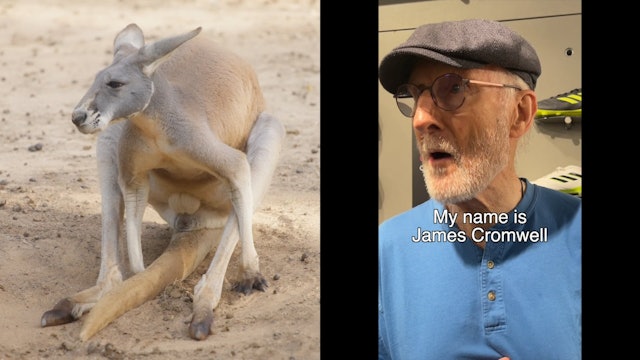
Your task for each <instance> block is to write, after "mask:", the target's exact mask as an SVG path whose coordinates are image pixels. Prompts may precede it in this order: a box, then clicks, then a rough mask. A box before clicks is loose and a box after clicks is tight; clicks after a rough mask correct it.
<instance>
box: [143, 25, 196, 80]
mask: <svg viewBox="0 0 640 360" xmlns="http://www.w3.org/2000/svg"><path fill="white" fill-rule="evenodd" d="M201 30H202V27H198V28H196V29H194V30H191V31H190V32H188V33H186V34H182V35H178V36H173V37H170V38H166V39H162V40H158V41H156V42H154V43H152V44H149V45H146V46H144V47H142V49H140V56H141V61H142V65H143V68H142V71H143V72H144V73H145V74H146V75H147V76H151V74H153V72H154V71H156V69H157V68H158V66H160V64H162V63H163V62H164V61H165V60H167V58H168V57H169V55H170V54H171V52H173V51H174V50H175V49H177V48H178V46H180V45H182V44H184V43H185V42H186V41H188V40H191V39H192V38H193V37H195V36H196V35H198V34H199V33H200V31H201Z"/></svg>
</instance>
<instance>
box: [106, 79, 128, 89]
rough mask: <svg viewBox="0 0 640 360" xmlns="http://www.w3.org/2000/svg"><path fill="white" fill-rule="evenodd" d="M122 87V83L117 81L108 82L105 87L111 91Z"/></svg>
mask: <svg viewBox="0 0 640 360" xmlns="http://www.w3.org/2000/svg"><path fill="white" fill-rule="evenodd" d="M123 85H124V83H121V82H119V81H109V82H108V83H107V86H108V87H110V88H112V89H117V88H119V87H121V86H123Z"/></svg>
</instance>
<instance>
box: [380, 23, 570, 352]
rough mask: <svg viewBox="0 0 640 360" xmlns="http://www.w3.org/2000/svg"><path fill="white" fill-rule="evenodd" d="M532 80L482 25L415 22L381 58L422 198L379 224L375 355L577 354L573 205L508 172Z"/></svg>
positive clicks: (532, 104) (529, 70)
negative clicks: (411, 145) (405, 122)
mask: <svg viewBox="0 0 640 360" xmlns="http://www.w3.org/2000/svg"><path fill="white" fill-rule="evenodd" d="M540 74H541V66H540V61H539V58H538V56H537V54H536V51H535V49H534V48H533V47H532V46H531V44H529V43H528V42H527V41H526V40H525V39H524V38H523V37H522V36H520V35H519V34H517V33H516V32H514V31H512V30H510V29H509V28H508V27H506V26H504V25H503V24H501V23H500V22H496V21H490V20H482V19H469V20H462V21H451V22H443V23H436V24H426V25H423V26H420V27H418V28H417V29H416V30H415V31H414V32H413V34H412V35H411V36H410V37H409V39H408V40H407V41H406V42H404V43H402V44H400V45H399V46H398V47H396V48H395V49H393V50H392V51H391V52H390V53H389V54H387V55H386V56H385V57H384V58H383V60H382V62H381V63H380V68H379V76H380V83H381V84H382V86H383V87H384V88H385V89H386V90H387V91H388V92H390V93H391V94H393V98H394V101H395V102H396V103H397V105H398V109H399V110H400V112H401V114H402V115H404V116H405V117H407V118H409V119H410V120H409V121H412V124H413V129H414V133H415V136H416V140H417V145H418V150H419V153H420V157H421V160H422V171H423V173H424V180H425V184H426V188H427V191H428V193H429V197H430V199H429V200H428V201H426V202H424V203H422V204H420V205H418V206H416V207H414V208H412V209H411V210H409V211H407V212H405V213H402V214H399V215H397V216H395V217H393V218H391V219H389V220H387V221H385V222H384V223H382V224H381V225H380V227H379V264H378V271H379V285H378V298H379V300H378V301H379V306H378V307H379V321H378V323H379V329H378V336H379V350H378V352H379V358H380V359H419V360H424V359H494V360H498V359H515V360H523V359H526V360H528V359H562V360H569V359H580V358H581V341H582V340H581V339H582V338H581V321H582V307H581V297H582V287H581V242H582V230H581V226H582V205H581V200H580V199H579V198H577V197H574V196H571V195H568V194H564V193H562V192H560V191H556V190H552V189H548V188H544V187H540V186H538V185H535V184H532V183H531V182H530V181H529V180H528V179H526V178H523V177H519V176H518V174H517V173H516V170H515V155H516V149H517V146H518V142H519V140H520V139H521V138H522V137H523V136H524V135H525V134H526V133H527V131H529V129H530V127H531V125H532V122H533V120H534V117H535V114H536V110H537V99H536V93H535V91H534V90H535V86H536V81H537V79H538V77H539V75H540ZM398 126H402V124H401V123H400V124H399V125H398Z"/></svg>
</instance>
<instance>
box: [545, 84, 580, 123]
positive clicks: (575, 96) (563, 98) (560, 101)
mask: <svg viewBox="0 0 640 360" xmlns="http://www.w3.org/2000/svg"><path fill="white" fill-rule="evenodd" d="M566 116H569V117H577V118H579V117H582V88H580V89H573V90H571V91H569V92H567V93H564V94H560V95H556V96H552V97H550V98H548V99H544V100H540V101H538V111H537V112H536V118H553V117H566Z"/></svg>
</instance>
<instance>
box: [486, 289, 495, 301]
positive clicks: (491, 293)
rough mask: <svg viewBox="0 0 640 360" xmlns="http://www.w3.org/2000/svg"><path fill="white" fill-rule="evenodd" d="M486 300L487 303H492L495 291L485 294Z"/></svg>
mask: <svg viewBox="0 0 640 360" xmlns="http://www.w3.org/2000/svg"><path fill="white" fill-rule="evenodd" d="M487 299H489V301H493V300H495V299H496V293H495V291H489V292H488V293H487Z"/></svg>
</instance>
